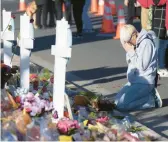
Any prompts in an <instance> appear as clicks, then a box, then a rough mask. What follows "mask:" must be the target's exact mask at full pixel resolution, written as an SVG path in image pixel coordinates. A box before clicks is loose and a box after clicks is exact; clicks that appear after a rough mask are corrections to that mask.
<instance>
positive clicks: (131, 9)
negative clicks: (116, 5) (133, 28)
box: [124, 0, 141, 25]
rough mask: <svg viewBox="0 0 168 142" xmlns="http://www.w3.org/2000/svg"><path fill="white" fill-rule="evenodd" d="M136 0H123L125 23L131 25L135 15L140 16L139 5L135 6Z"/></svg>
mask: <svg viewBox="0 0 168 142" xmlns="http://www.w3.org/2000/svg"><path fill="white" fill-rule="evenodd" d="M136 2H137V0H125V1H124V4H125V6H127V16H128V17H127V24H131V25H133V20H134V17H135V16H138V17H140V15H141V7H135V4H136Z"/></svg>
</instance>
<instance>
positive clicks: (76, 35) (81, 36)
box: [73, 33, 83, 38]
mask: <svg viewBox="0 0 168 142" xmlns="http://www.w3.org/2000/svg"><path fill="white" fill-rule="evenodd" d="M73 37H74V38H83V35H82V33H77V34H75V35H73Z"/></svg>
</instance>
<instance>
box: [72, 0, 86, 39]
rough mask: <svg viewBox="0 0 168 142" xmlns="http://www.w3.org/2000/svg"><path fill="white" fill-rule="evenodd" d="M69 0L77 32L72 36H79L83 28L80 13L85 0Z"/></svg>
mask: <svg viewBox="0 0 168 142" xmlns="http://www.w3.org/2000/svg"><path fill="white" fill-rule="evenodd" d="M71 1H72V5H73V17H74V20H75V24H76V28H77V33H76V34H75V35H74V37H75V38H81V37H82V29H83V21H82V13H83V8H84V5H85V0H71Z"/></svg>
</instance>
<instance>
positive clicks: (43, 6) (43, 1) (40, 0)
mask: <svg viewBox="0 0 168 142" xmlns="http://www.w3.org/2000/svg"><path fill="white" fill-rule="evenodd" d="M35 2H36V5H37V11H36V25H37V28H39V29H41V28H43V29H45V28H47V0H35ZM41 18H42V20H41ZM41 21H42V23H41Z"/></svg>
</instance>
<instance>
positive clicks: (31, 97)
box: [26, 92, 34, 101]
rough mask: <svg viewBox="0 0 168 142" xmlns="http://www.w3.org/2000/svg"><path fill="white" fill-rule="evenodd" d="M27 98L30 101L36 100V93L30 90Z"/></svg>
mask: <svg viewBox="0 0 168 142" xmlns="http://www.w3.org/2000/svg"><path fill="white" fill-rule="evenodd" d="M26 99H27V100H28V101H32V100H34V94H33V93H31V92H29V93H28V94H27V95H26Z"/></svg>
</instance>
